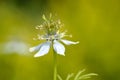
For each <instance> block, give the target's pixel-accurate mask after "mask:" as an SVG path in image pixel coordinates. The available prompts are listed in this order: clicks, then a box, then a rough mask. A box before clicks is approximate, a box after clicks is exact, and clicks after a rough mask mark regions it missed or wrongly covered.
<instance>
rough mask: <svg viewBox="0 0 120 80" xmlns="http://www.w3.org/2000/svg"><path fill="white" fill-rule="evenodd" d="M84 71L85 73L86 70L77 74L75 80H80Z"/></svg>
mask: <svg viewBox="0 0 120 80" xmlns="http://www.w3.org/2000/svg"><path fill="white" fill-rule="evenodd" d="M84 71H85V69H83V70H81V71H79V72H78V73H77V74H76V76H75V78H74V80H79V77H80V75H81V74H82V73H83V72H84Z"/></svg>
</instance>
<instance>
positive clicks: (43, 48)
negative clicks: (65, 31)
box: [34, 42, 50, 57]
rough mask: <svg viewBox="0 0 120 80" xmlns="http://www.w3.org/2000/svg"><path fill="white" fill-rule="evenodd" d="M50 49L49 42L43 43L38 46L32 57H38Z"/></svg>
mask: <svg viewBox="0 0 120 80" xmlns="http://www.w3.org/2000/svg"><path fill="white" fill-rule="evenodd" d="M49 49H50V42H46V43H43V44H42V45H41V47H40V50H39V51H38V52H37V53H36V54H35V55H34V57H39V56H43V55H45V54H47V53H48V52H49Z"/></svg>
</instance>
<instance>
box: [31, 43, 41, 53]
mask: <svg viewBox="0 0 120 80" xmlns="http://www.w3.org/2000/svg"><path fill="white" fill-rule="evenodd" d="M41 45H42V44H40V45H38V46H35V47H31V48H29V51H30V52H34V51H37V50H39V49H40V47H41Z"/></svg>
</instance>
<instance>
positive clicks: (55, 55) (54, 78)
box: [53, 50, 57, 80]
mask: <svg viewBox="0 0 120 80" xmlns="http://www.w3.org/2000/svg"><path fill="white" fill-rule="evenodd" d="M53 58H54V60H53V61H54V73H53V80H57V54H56V52H55V51H54V50H53Z"/></svg>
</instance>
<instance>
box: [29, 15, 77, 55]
mask: <svg viewBox="0 0 120 80" xmlns="http://www.w3.org/2000/svg"><path fill="white" fill-rule="evenodd" d="M43 19H44V20H45V22H44V23H43V24H42V25H40V26H37V28H36V29H40V30H42V31H44V32H45V34H44V35H38V39H39V40H41V39H42V40H46V42H45V43H42V44H39V45H37V46H35V47H31V48H30V49H29V51H30V52H34V51H38V52H37V53H36V54H35V55H34V57H40V56H43V55H45V54H47V53H48V52H49V49H50V47H51V46H53V49H54V51H55V52H56V53H57V54H60V55H63V56H64V55H65V47H64V45H63V44H61V42H62V43H64V44H66V45H71V44H78V43H79V42H73V41H69V40H65V39H62V38H63V37H65V36H68V35H66V34H65V33H66V32H63V33H60V28H61V22H60V20H59V21H53V20H52V19H51V17H50V19H49V20H47V19H46V18H45V16H43Z"/></svg>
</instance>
